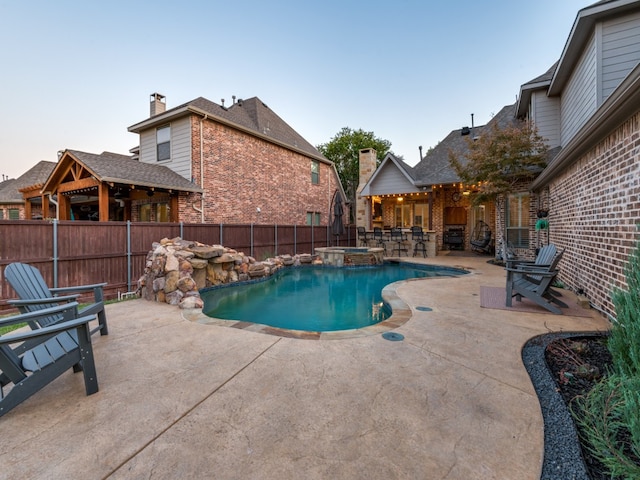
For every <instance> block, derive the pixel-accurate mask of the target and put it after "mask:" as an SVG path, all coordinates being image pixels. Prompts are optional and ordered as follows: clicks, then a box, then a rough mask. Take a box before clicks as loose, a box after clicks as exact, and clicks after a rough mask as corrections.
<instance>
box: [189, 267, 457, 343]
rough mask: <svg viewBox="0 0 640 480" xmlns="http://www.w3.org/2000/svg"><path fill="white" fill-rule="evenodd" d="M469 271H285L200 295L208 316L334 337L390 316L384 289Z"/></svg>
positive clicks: (349, 269)
mask: <svg viewBox="0 0 640 480" xmlns="http://www.w3.org/2000/svg"><path fill="white" fill-rule="evenodd" d="M464 273H467V272H466V271H464V270H461V269H456V268H449V267H439V266H431V265H415V264H404V263H385V264H383V265H379V266H375V267H358V268H328V267H303V268H288V269H284V270H280V271H279V272H277V273H276V274H275V275H273V276H271V277H269V278H268V279H266V280H263V281H259V282H249V283H244V284H240V285H232V286H228V285H224V286H219V287H212V288H210V289H206V290H203V291H201V294H200V295H201V297H202V299H203V301H204V308H203V310H202V311H203V313H204V314H205V315H207V316H209V317H213V318H221V319H226V320H236V321H247V322H253V323H260V324H265V325H269V326H272V327H278V328H285V329H290V330H305V331H314V332H329V331H336V330H350V329H355V328H362V327H366V326H368V325H373V324H376V323H378V322H381V321H383V320H385V319H386V318H388V317H389V316H390V315H391V311H390V309H389V308H388V306H387V305H385V303H384V302H383V300H382V289H383V288H384V287H385V286H386V285H388V284H390V283H393V282H397V281H400V280H407V279H410V278H425V277H437V276H451V275H461V274H464Z"/></svg>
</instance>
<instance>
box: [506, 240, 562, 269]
mask: <svg viewBox="0 0 640 480" xmlns="http://www.w3.org/2000/svg"><path fill="white" fill-rule="evenodd" d="M557 251H558V249H557V248H556V246H555V245H554V244H553V243H550V244H549V245H545V246H544V247H542V248H541V249H540V250H538V254H537V255H536V258H535V260H533V261H531V260H518V259H510V260H507V268H508V269H509V268H515V267H518V266H526V265H532V266H536V267H544V266H547V267H548V266H549V265H551V262H552V261H553V258H554V257H555V256H556V253H557Z"/></svg>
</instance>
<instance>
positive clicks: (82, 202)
mask: <svg viewBox="0 0 640 480" xmlns="http://www.w3.org/2000/svg"><path fill="white" fill-rule="evenodd" d="M54 166H55V168H54V169H53V171H52V172H51V174H50V175H49V176H48V178H47V179H46V181H45V182H44V185H42V186H41V188H40V189H39V191H40V193H41V202H42V204H43V205H45V208H47V207H48V206H49V205H50V204H52V205H54V206H55V208H56V210H57V213H56V215H55V217H56V218H58V219H59V220H99V221H101V222H105V221H109V220H121V221H124V220H133V221H151V222H178V221H180V220H181V219H180V217H179V208H178V205H179V203H180V201H181V199H182V200H183V201H184V199H185V198H187V196H188V195H191V194H199V193H201V192H202V189H201V188H200V187H198V186H197V185H195V184H193V183H192V182H190V181H188V180H186V179H185V178H184V177H182V176H180V175H178V174H177V173H175V172H174V171H172V170H170V169H169V168H167V167H165V166H160V165H148V164H145V163H141V162H138V161H136V160H135V159H134V157H132V156H127V155H120V154H117V153H111V152H103V153H101V154H99V155H97V154H93V153H87V152H79V151H77V150H65V151H63V152H60V159H59V160H58V163H57V164H54Z"/></svg>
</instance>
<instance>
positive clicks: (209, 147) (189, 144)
mask: <svg viewBox="0 0 640 480" xmlns="http://www.w3.org/2000/svg"><path fill="white" fill-rule="evenodd" d="M129 131H130V132H133V133H136V134H138V135H139V140H140V143H139V145H140V146H139V152H138V160H139V162H141V163H146V164H150V165H154V166H155V165H162V166H166V167H167V168H170V169H171V170H173V171H174V172H176V173H178V174H179V175H181V176H182V177H184V178H185V179H188V180H189V181H191V182H193V183H194V184H195V185H198V186H200V187H201V188H202V190H203V193H195V192H194V193H191V194H189V195H185V196H180V198H179V204H178V209H179V217H180V219H181V220H182V221H185V222H193V223H273V224H289V225H292V224H299V225H300V224H314V225H319V224H324V225H326V224H328V223H329V222H330V215H331V213H330V210H331V202H332V198H333V196H334V194H336V192H339V193H340V195H341V196H342V198H343V199H345V198H346V197H345V195H344V192H343V190H342V186H341V184H340V181H339V178H338V174H337V171H336V169H335V167H334V165H333V163H332V162H330V161H329V160H327V159H326V158H325V157H324V156H322V155H321V154H320V153H319V152H318V150H317V149H316V148H315V147H313V146H312V145H311V144H310V143H309V142H307V141H306V140H305V139H304V138H302V136H300V135H299V134H298V133H297V132H296V131H295V130H293V129H292V128H291V127H290V126H289V125H288V124H287V123H286V122H284V121H283V120H282V119H281V118H280V117H279V116H278V115H276V114H275V112H273V111H272V110H271V109H270V108H269V107H267V105H265V104H264V103H263V102H262V101H261V100H260V99H258V98H257V97H253V98H250V99H247V100H241V99H238V100H236V99H235V97H234V99H233V103H232V104H231V105H230V106H228V107H227V106H224V102H223V104H222V105H219V104H216V103H214V102H212V101H210V100H207V99H206V98H202V97H199V98H196V99H195V100H192V101H190V102H187V103H185V104H182V105H179V106H177V107H175V108H172V109H169V110H167V109H166V103H165V98H164V96H162V95H160V94H157V93H155V94H153V95H151V104H150V117H149V118H148V119H146V120H144V121H142V122H139V123H136V124H135V125H132V126H130V127H129ZM345 217H346V218H348V215H345Z"/></svg>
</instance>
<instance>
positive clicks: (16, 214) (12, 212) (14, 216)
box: [9, 208, 20, 220]
mask: <svg viewBox="0 0 640 480" xmlns="http://www.w3.org/2000/svg"><path fill="white" fill-rule="evenodd" d="M9 220H20V210H18V209H17V208H10V209H9Z"/></svg>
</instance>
